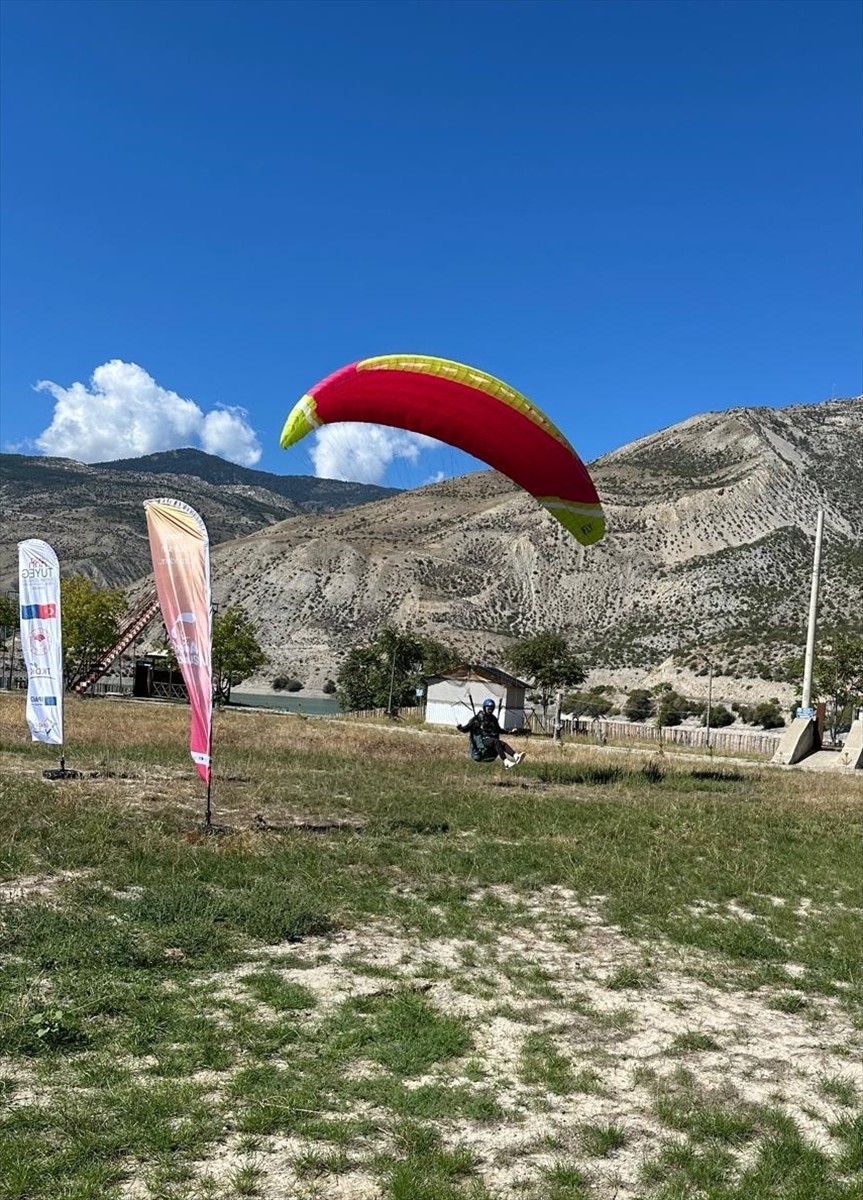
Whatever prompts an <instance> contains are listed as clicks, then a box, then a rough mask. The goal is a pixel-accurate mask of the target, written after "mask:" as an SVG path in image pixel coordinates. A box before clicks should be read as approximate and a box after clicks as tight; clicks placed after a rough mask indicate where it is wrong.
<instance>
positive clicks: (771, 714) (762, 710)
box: [751, 700, 785, 729]
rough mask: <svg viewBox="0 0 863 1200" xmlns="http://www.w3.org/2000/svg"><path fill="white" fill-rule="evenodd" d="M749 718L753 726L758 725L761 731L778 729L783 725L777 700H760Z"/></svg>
mask: <svg viewBox="0 0 863 1200" xmlns="http://www.w3.org/2000/svg"><path fill="white" fill-rule="evenodd" d="M751 716H752V723H753V725H760V726H761V727H762V729H779V728H780V727H781V726H783V725H784V724H785V718H784V717H783V715H782V710H781V708H780V707H779V701H778V700H762V701H761V703H760V704H756V705H755V707H754V708H753V710H752V714H751Z"/></svg>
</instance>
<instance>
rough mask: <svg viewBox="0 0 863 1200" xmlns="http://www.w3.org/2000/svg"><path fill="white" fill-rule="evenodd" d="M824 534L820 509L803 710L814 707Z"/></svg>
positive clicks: (811, 593)
mask: <svg viewBox="0 0 863 1200" xmlns="http://www.w3.org/2000/svg"><path fill="white" fill-rule="evenodd" d="M823 533H824V509H823V508H819V509H818V524H817V525H816V527H815V559H814V562H813V563H812V590H811V591H810V593H809V629H808V631H807V633H806V661H805V663H804V666H803V701H802V705H803V708H811V707H812V667H813V664H814V662H815V616H816V613H817V611H818V577H819V575H820V574H821V538H822V535H823Z"/></svg>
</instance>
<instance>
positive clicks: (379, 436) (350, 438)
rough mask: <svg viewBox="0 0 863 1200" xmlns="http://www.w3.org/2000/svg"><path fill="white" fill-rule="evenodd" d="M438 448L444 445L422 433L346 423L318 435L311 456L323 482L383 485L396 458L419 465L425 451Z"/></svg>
mask: <svg viewBox="0 0 863 1200" xmlns="http://www.w3.org/2000/svg"><path fill="white" fill-rule="evenodd" d="M436 446H440V442H438V441H436V440H435V439H434V438H430V437H426V436H425V435H424V434H421V433H409V432H408V431H407V430H405V429H392V428H390V426H388V425H366V424H364V423H360V422H357V421H343V422H341V423H339V424H337V425H324V426H323V427H322V428H321V429H319V430H318V431H317V433H316V434H315V444H314V446H313V447H312V449H311V451H310V455H311V459H312V463H313V464H314V468H315V475H317V477H318V478H319V479H349V480H352V481H353V482H354V483H380V482H381V481H382V480H383V478H384V475H385V474H386V469H387V467H388V466H389V464H390V463H391V462H392V461H393V459H394V458H406V459H407V460H408V461H409V462H416V460H417V459H418V458H419V456H420V452H421V451H423V450H432V449H434V448H435V447H436Z"/></svg>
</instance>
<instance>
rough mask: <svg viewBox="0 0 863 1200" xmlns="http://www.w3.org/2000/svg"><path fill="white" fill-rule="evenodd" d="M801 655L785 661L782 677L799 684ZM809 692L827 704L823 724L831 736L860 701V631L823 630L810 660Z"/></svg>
mask: <svg viewBox="0 0 863 1200" xmlns="http://www.w3.org/2000/svg"><path fill="white" fill-rule="evenodd" d="M803 667H804V659H803V656H802V655H799V656H797V657H795V658H792V659H791V660H790V661H789V662H787V663H786V664H785V672H784V678H786V679H787V680H788V681H789V682H792V683H797V684H801V683H802V681H803ZM812 696H813V699H815V700H823V701H824V702H825V704H826V706H827V712H826V718H827V728H828V729H829V730H830V735H831V737H832V738H834V740H835V737H836V734H837V732H838V730H839V728H840V726H841V725H842V724H844V723H845V721H847V720H849V719H850V716H851V710H852V708H853V707H854V706H855V705H856V704H860V703H863V634H859V633H856V632H852V631H851V630H849V629H847V628H839V629H833V630H830V631H829V632H826V633H825V634H824V635H823V636H822V637H821V640H820V642H819V644H818V646H817V647H816V651H815V661H814V663H813V664H812Z"/></svg>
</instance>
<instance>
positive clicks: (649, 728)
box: [563, 717, 782, 758]
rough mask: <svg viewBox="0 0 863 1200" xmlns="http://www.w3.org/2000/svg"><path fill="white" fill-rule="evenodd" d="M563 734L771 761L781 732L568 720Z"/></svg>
mask: <svg viewBox="0 0 863 1200" xmlns="http://www.w3.org/2000/svg"><path fill="white" fill-rule="evenodd" d="M563 731H564V733H565V734H570V735H572V736H578V737H586V738H589V739H590V740H591V741H596V742H617V741H622V742H655V743H657V745H659V744H666V745H669V744H670V745H676V746H689V747H691V748H692V749H712V750H718V751H720V752H721V753H725V754H733V753H735V752H737V753H743V754H763V755H765V756H766V757H768V758H769V757H772V755H773V754H774V752H775V750H776V747H777V745H778V744H779V738H780V737H781V735H782V731H781V730H776V731H767V730H761V731H759V730H755V729H727V728H723V729H711V730H710V736H709V740H708V731H707V730H706V729H705V728H704V727H703V726H699V725H696V726H693V725H665V726H663V727H662V728H661V729H660V728H659V727H658V726H657V725H647V724H643V723H642V722H641V721H607V720H604V719H603V718H602V717H597V718H593V717H571V718H569V720H567V719H565V718H564V719H563Z"/></svg>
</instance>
